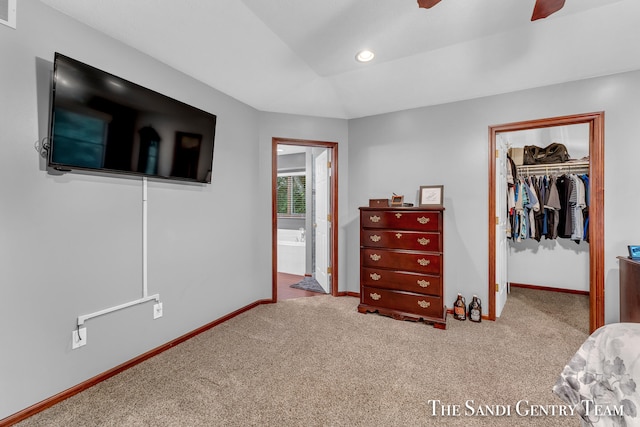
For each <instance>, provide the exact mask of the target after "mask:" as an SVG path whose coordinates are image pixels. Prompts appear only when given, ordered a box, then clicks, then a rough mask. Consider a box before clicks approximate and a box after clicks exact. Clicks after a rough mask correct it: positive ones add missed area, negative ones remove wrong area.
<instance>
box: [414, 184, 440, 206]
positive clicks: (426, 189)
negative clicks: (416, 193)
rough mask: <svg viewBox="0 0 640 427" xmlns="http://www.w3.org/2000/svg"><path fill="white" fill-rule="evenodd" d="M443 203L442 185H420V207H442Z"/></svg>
mask: <svg viewBox="0 0 640 427" xmlns="http://www.w3.org/2000/svg"><path fill="white" fill-rule="evenodd" d="M443 203H444V185H421V186H420V198H419V202H418V204H419V205H420V206H442V205H443Z"/></svg>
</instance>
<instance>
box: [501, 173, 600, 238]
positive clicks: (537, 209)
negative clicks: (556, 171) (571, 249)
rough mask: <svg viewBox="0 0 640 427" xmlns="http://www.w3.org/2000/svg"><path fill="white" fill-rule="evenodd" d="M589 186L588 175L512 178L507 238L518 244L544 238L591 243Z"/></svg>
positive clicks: (509, 187)
mask: <svg viewBox="0 0 640 427" xmlns="http://www.w3.org/2000/svg"><path fill="white" fill-rule="evenodd" d="M507 175H508V176H509V175H510V174H509V172H508V173H507ZM509 178H511V179H509ZM511 181H513V184H512V183H511ZM588 183H589V176H588V174H583V175H575V174H562V175H560V176H555V175H553V174H552V175H548V174H545V175H512V176H511V177H508V183H507V184H508V185H507V194H506V197H507V209H508V212H507V214H508V218H509V221H508V223H509V226H508V228H509V230H508V232H507V237H508V238H511V239H512V240H514V241H517V242H521V241H523V240H526V239H535V240H536V241H538V242H539V241H541V240H542V238H543V237H544V238H545V239H549V240H553V239H557V238H559V237H560V238H566V239H571V240H573V241H575V242H576V243H580V242H581V241H588V220H589V215H588V212H589V207H588V200H589V185H588Z"/></svg>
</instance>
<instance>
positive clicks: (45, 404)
mask: <svg viewBox="0 0 640 427" xmlns="http://www.w3.org/2000/svg"><path fill="white" fill-rule="evenodd" d="M274 302H275V301H273V300H271V299H263V300H258V301H255V302H253V303H251V304H249V305H247V306H244V307H242V308H239V309H238V310H236V311H234V312H232V313H229V314H227V315H226V316H223V317H221V318H219V319H217V320H214V321H213V322H211V323H207V324H206V325H204V326H201V327H199V328H198V329H195V330H193V331H191V332H188V333H186V334H184V335H182V336H181V337H178V338H176V339H174V340H172V341H169V342H168V343H166V344H163V345H161V346H159V347H156V348H154V349H152V350H149V351H148V352H146V353H144V354H141V355H140V356H138V357H135V358H133V359H131V360H129V361H127V362H124V363H122V364H121V365H118V366H116V367H115V368H112V369H109V370H108V371H106V372H103V373H101V374H99V375H96V376H95V377H93V378H90V379H88V380H86V381H84V382H81V383H80V384H78V385H75V386H73V387H71V388H68V389H67V390H64V391H62V392H60V393H58V394H56V395H54V396H51V397H49V398H48V399H45V400H43V401H41V402H38V403H36V404H34V405H32V406H29V407H28V408H26V409H23V410H22V411H20V412H16V413H15V414H13V415H9V416H8V417H6V418H3V419H2V420H0V427H8V426H12V425H14V424H16V423H18V422H20V421H23V420H25V419H27V418H29V417H30V416H32V415H35V414H37V413H38V412H42V411H44V410H45V409H47V408H50V407H52V406H53V405H55V404H56V403H59V402H62V401H63V400H65V399H68V398H70V397H71V396H74V395H76V394H78V393H80V392H82V391H84V390H86V389H88V388H90V387H93V386H94V385H96V384H98V383H101V382H102V381H104V380H107V379H109V378H111V377H113V376H114V375H117V374H119V373H120V372H123V371H126V370H127V369H129V368H132V367H133V366H135V365H137V364H139V363H142V362H144V361H145V360H147V359H150V358H152V357H154V356H156V355H158V354H160V353H162V352H164V351H166V350H169V349H170V348H171V347H174V346H176V345H178V344H180V343H183V342H185V341H187V340H189V339H191V338H193V337H195V336H196V335H199V334H201V333H203V332H205V331H207V330H209V329H211V328H213V327H214V326H217V325H219V324H221V323H224V322H226V321H227V320H229V319H232V318H234V317H236V316H237V315H239V314H242V313H244V312H245V311H248V310H251V309H252V308H255V307H257V306H259V305H261V304H273V303H274Z"/></svg>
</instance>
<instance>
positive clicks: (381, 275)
mask: <svg viewBox="0 0 640 427" xmlns="http://www.w3.org/2000/svg"><path fill="white" fill-rule="evenodd" d="M360 275H361V277H360V281H361V283H362V284H363V285H364V286H373V287H378V288H385V289H395V290H398V291H408V292H414V293H417V294H427V295H433V296H442V281H441V279H440V277H439V276H430V275H426V274H417V273H403V272H399V271H392V270H384V269H376V268H363V269H362V270H361V271H360Z"/></svg>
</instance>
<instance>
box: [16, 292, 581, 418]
mask: <svg viewBox="0 0 640 427" xmlns="http://www.w3.org/2000/svg"><path fill="white" fill-rule="evenodd" d="M535 292H543V291H530V290H526V289H515V288H514V289H513V291H512V294H511V295H510V297H509V300H508V302H507V306H506V307H505V310H504V312H503V315H502V317H501V318H500V319H499V320H498V321H496V322H489V321H483V322H482V323H473V322H470V321H465V322H461V321H457V320H454V319H453V318H452V316H449V319H448V329H447V330H445V331H443V330H438V329H435V328H433V327H431V326H428V325H425V324H423V323H413V322H403V321H396V320H392V319H390V318H386V317H382V316H379V315H376V314H366V315H365V314H360V313H358V312H357V311H356V307H357V304H358V300H357V299H356V298H352V297H340V298H335V297H331V296H324V295H322V296H315V297H311V298H299V299H294V300H287V301H283V302H279V303H278V304H274V305H263V306H259V307H257V308H255V309H253V310H250V311H249V312H246V313H243V314H242V315H240V316H238V317H236V318H234V319H232V320H230V321H228V322H226V323H224V324H222V325H219V326H217V327H215V328H213V329H211V330H209V331H207V332H205V333H203V334H201V335H199V336H197V337H195V338H194V339H192V340H190V341H188V342H185V343H183V344H181V345H179V346H176V347H174V348H172V349H170V350H168V351H166V352H164V353H162V354H160V355H159V356H157V357H155V358H152V359H150V360H148V361H146V362H144V363H142V364H140V365H137V366H135V367H134V368H132V369H129V370H128V371H126V372H123V373H121V374H119V375H117V376H115V377H113V378H111V379H110V380H107V381H105V382H103V383H101V384H98V385H97V386H95V387H93V388H91V389H89V390H87V391H85V392H83V393H81V394H79V395H76V396H74V397H72V398H70V399H67V400H66V401H64V402H62V403H60V404H58V405H56V406H54V407H52V408H50V409H48V410H46V411H44V412H41V413H39V414H37V415H35V416H33V417H31V418H30V419H28V420H26V421H24V422H22V423H20V424H19V425H20V426H22V427H30V426H430V425H447V426H449V425H451V426H458V425H459V426H476V425H477V426H514V425H517V426H565V425H566V426H577V425H579V422H578V420H577V418H573V417H560V416H521V415H518V414H517V413H516V405H517V403H518V402H519V401H528V402H529V405H559V404H562V402H561V401H560V400H559V399H558V398H557V397H556V396H555V395H553V394H552V393H551V387H552V386H553V385H554V383H555V381H556V378H557V376H558V374H559V373H560V371H561V370H562V368H563V367H564V365H565V363H566V362H567V361H568V360H569V358H570V357H571V356H572V354H573V353H574V352H575V351H576V350H577V348H578V347H579V345H580V344H581V343H582V342H583V340H584V339H585V338H586V336H587V333H586V329H587V324H588V311H587V312H586V313H585V312H584V311H583V312H581V314H580V316H582V317H581V318H582V319H584V320H583V323H582V325H583V326H584V327H576V325H575V323H576V321H575V319H573V318H572V319H563V317H562V316H561V315H560V314H558V313H552V314H550V313H547V312H545V310H546V309H547V308H548V306H549V305H550V304H552V303H553V302H554V301H556V300H557V299H558V298H557V295H558V294H557V293H551V297H550V298H549V297H547V302H546V303H545V302H544V297H543V296H541V294H536V293H535ZM547 294H548V293H547ZM584 298H586V299H587V310H588V297H580V296H572V297H571V298H570V300H573V301H574V302H572V303H567V304H571V306H572V307H573V305H579V304H583V303H582V302H576V301H581V299H584ZM565 308H566V304H565ZM547 311H548V310H547ZM574 316H577V314H576V313H575V312H574V313H572V315H571V316H569V317H574ZM585 316H586V317H585ZM578 326H580V325H578ZM429 400H440V401H441V402H442V403H443V404H445V405H449V406H445V407H439V406H437V407H436V413H437V415H433V406H432V403H429ZM470 401H473V402H472V403H471V402H470ZM466 403H468V404H469V405H470V406H471V407H473V408H474V410H476V411H477V407H478V406H479V405H493V408H494V410H499V409H498V408H497V407H496V406H495V405H504V407H505V408H506V407H507V406H509V407H510V411H511V415H510V416H500V417H499V416H477V415H474V416H470V415H469V412H468V411H469V410H468V409H466V408H465V404H466ZM454 405H458V406H459V412H460V416H457V417H443V416H440V414H441V411H442V409H443V408H445V409H446V408H449V410H451V411H453V410H454V408H455V406H454ZM529 405H524V404H523V405H521V407H520V409H521V413H523V412H524V411H525V410H530V406H529ZM482 407H483V408H484V406H482ZM483 412H487V411H483Z"/></svg>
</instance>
